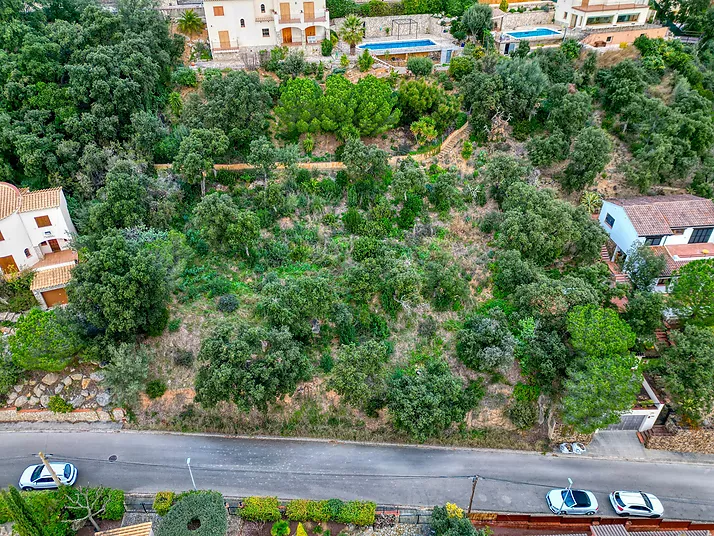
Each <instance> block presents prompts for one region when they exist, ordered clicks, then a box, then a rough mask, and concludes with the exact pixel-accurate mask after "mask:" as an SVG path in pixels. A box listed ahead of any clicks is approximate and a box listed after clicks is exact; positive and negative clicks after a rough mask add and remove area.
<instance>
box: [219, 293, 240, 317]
mask: <svg viewBox="0 0 714 536" xmlns="http://www.w3.org/2000/svg"><path fill="white" fill-rule="evenodd" d="M238 305H239V302H238V297H237V296H236V295H235V294H225V295H223V296H221V297H220V298H218V305H217V307H218V310H219V311H221V312H223V313H232V312H233V311H235V310H236V309H238Z"/></svg>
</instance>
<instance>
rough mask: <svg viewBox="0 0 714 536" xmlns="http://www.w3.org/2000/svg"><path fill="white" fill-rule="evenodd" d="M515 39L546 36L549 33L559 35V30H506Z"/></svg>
mask: <svg viewBox="0 0 714 536" xmlns="http://www.w3.org/2000/svg"><path fill="white" fill-rule="evenodd" d="M506 35H510V36H511V37H513V38H515V39H526V38H528V37H546V36H551V35H560V32H557V31H555V30H551V29H550V28H537V29H535V30H524V31H522V32H506Z"/></svg>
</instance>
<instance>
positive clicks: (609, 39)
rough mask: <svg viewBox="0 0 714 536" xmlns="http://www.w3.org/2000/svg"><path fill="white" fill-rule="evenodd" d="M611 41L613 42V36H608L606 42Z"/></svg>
mask: <svg viewBox="0 0 714 536" xmlns="http://www.w3.org/2000/svg"><path fill="white" fill-rule="evenodd" d="M611 41H612V36H611V35H608V36H607V37H606V38H605V42H607V43H610V42H611Z"/></svg>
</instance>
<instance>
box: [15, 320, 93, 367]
mask: <svg viewBox="0 0 714 536" xmlns="http://www.w3.org/2000/svg"><path fill="white" fill-rule="evenodd" d="M8 342H9V345H10V353H11V354H12V356H13V359H14V360H15V363H17V364H18V365H19V366H21V367H22V368H24V369H27V370H49V371H60V370H62V369H63V368H65V367H66V366H67V363H69V361H70V359H71V358H72V356H74V355H75V354H76V353H77V352H79V350H81V348H82V345H81V342H80V340H79V337H78V336H77V334H76V333H75V332H74V329H73V326H71V325H69V324H68V323H67V322H65V318H64V317H62V316H60V314H59V313H57V312H55V311H42V310H41V309H39V308H34V309H32V310H31V311H30V312H28V313H27V314H25V315H23V316H22V317H20V320H18V321H17V324H16V325H15V334H14V335H12V336H10V337H9V339H8Z"/></svg>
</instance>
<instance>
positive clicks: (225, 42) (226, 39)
mask: <svg viewBox="0 0 714 536" xmlns="http://www.w3.org/2000/svg"><path fill="white" fill-rule="evenodd" d="M218 40H219V41H220V43H221V48H231V38H230V36H229V34H228V32H227V31H226V30H221V31H220V32H218Z"/></svg>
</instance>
